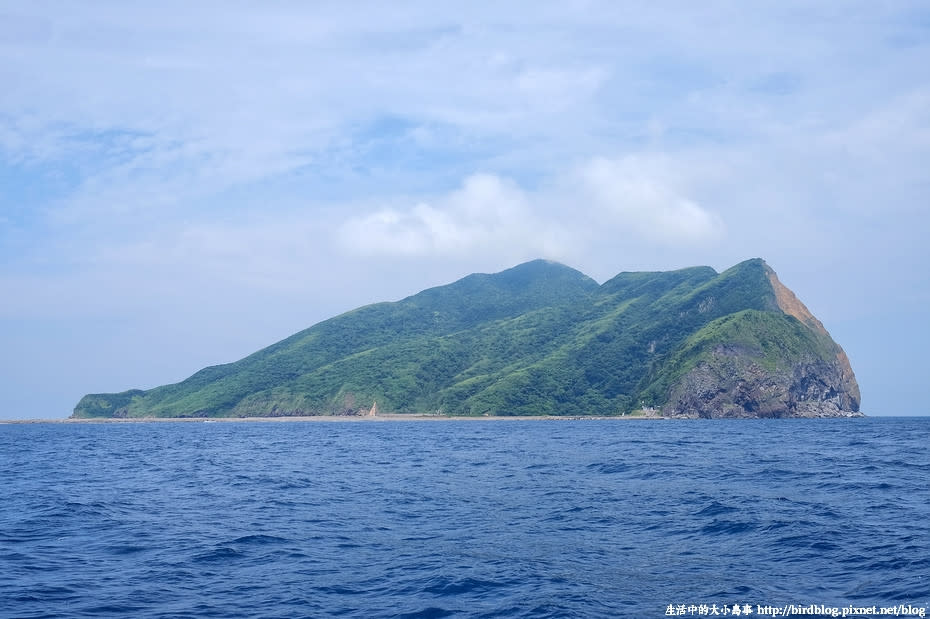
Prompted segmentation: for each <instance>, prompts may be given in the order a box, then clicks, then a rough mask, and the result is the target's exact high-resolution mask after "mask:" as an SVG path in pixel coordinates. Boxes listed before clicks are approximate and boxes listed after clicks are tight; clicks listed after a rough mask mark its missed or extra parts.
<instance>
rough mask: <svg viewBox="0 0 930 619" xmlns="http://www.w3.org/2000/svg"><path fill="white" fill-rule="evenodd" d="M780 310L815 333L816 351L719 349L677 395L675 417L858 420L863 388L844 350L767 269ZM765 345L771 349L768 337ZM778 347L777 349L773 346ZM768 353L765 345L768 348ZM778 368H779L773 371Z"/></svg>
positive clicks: (670, 405)
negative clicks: (789, 351) (853, 418)
mask: <svg viewBox="0 0 930 619" xmlns="http://www.w3.org/2000/svg"><path fill="white" fill-rule="evenodd" d="M765 273H766V276H767V278H768V280H769V283H770V284H771V286H772V292H773V293H774V297H775V302H776V304H777V306H778V308H779V309H780V310H781V311H782V312H783V313H784V314H785V315H787V316H791V317H793V318H796V319H797V320H798V321H799V322H800V323H801V324H802V325H804V327H806V328H807V329H809V330H810V332H811V333H810V334H808V337H809V338H812V339H813V341H816V342H817V346H816V350H811V351H810V352H805V353H803V354H801V355H799V356H798V355H793V354H788V353H786V352H783V353H781V354H779V355H774V357H775V358H774V360H773V355H772V354H771V352H769V353H768V356H766V353H764V352H763V351H762V350H761V349H760V348H758V347H757V348H754V347H751V346H745V345H740V344H736V343H734V344H732V345H728V344H719V345H717V346H715V347H714V348H713V350H712V351H710V353H709V354H706V355H704V356H703V357H702V358H701V360H700V361H699V362H698V363H697V364H696V365H695V366H694V367H693V368H692V369H691V370H690V371H688V372H687V373H685V374H684V375H683V376H682V379H681V381H680V382H679V383H678V384H677V385H676V386H675V387H674V388H673V389H672V390H671V393H670V394H669V399H668V402H667V403H666V405H665V406H664V407H663V408H662V411H663V413H664V414H666V415H668V416H672V417H704V418H710V417H715V418H716V417H730V418H757V417H858V416H862V413H860V412H859V398H860V396H859V385H858V383H857V382H856V377H855V374H854V373H853V370H852V367H851V366H850V364H849V359H848V358H847V356H846V353H845V352H844V351H843V349H842V348H841V347H840V346H839V345H838V344H837V343H836V342H834V341H833V339H832V338H831V337H830V334H829V333H827V330H826V329H825V328H824V326H823V324H822V323H821V322H820V321H819V320H817V318H816V317H815V316H814V315H813V314H812V313H811V312H810V310H808V309H807V307H806V306H805V305H804V304H803V303H802V302H801V301H800V300H799V299H798V298H797V296H796V295H795V294H794V293H793V292H792V291H791V290H789V289H788V288H787V287H786V286H785V285H784V284H782V283H781V282H780V281H779V279H778V276H777V275H776V274H775V272H774V271H773V270H772V269H771V268H769V267H768V266H767V265H766V266H765ZM759 340H760V341H762V342H764V343H765V344H769V343H770V342H765V337H764V335H760V337H759ZM773 347H774V346H773ZM763 348H764V346H763ZM773 364H774V366H775V367H774V369H773V367H772V366H773Z"/></svg>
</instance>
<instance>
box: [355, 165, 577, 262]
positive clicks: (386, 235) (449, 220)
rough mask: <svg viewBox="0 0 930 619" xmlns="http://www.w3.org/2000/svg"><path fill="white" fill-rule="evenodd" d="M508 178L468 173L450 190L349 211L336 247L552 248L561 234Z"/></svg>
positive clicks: (453, 251)
mask: <svg viewBox="0 0 930 619" xmlns="http://www.w3.org/2000/svg"><path fill="white" fill-rule="evenodd" d="M559 236H560V235H559V234H557V233H556V232H555V230H554V228H553V227H552V226H550V225H549V223H548V222H546V221H544V220H542V219H540V218H539V216H538V215H537V213H536V212H535V211H534V210H533V209H532V208H531V206H530V201H529V196H528V195H527V193H526V192H525V191H524V190H522V189H521V188H520V187H518V186H517V185H516V184H515V183H513V182H512V181H509V180H506V179H502V178H500V177H498V176H496V175H493V174H474V175H472V176H469V177H468V178H466V179H465V181H464V183H463V184H462V186H461V187H460V188H459V189H457V190H456V191H453V192H452V193H450V194H448V195H446V196H441V197H439V198H438V199H436V200H434V201H431V202H420V203H418V204H416V205H414V206H413V207H410V208H408V209H401V208H396V207H388V208H381V209H379V210H376V211H374V212H372V213H369V214H366V215H361V216H357V217H352V218H350V219H349V220H348V221H346V222H345V223H344V224H343V225H342V227H341V229H340V231H339V240H340V243H341V245H342V247H343V248H344V249H346V250H348V251H350V252H352V253H357V254H362V255H379V254H382V255H383V254H388V255H462V254H467V253H469V252H475V251H479V250H493V251H496V252H503V253H504V254H508V253H515V254H519V255H523V254H526V253H527V252H529V253H532V252H534V251H535V252H543V253H547V254H548V253H553V252H554V253H558V252H559V248H560V245H561V243H562V239H560V238H559Z"/></svg>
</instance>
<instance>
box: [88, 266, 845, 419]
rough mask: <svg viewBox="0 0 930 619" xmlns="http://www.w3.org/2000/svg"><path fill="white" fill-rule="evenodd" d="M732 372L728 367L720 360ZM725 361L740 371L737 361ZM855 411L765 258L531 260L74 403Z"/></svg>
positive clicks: (345, 410)
mask: <svg viewBox="0 0 930 619" xmlns="http://www.w3.org/2000/svg"><path fill="white" fill-rule="evenodd" d="M727 368H729V369H727ZM734 372H735V373H734ZM375 402H377V407H378V409H379V410H382V411H385V412H396V413H428V412H430V413H431V412H439V413H444V414H452V415H490V414H493V415H625V414H631V413H633V412H634V411H635V410H638V409H640V408H647V409H657V410H660V411H661V412H662V414H664V415H667V416H673V417H674V416H681V417H718V416H745V417H757V416H776V417H780V416H842V415H854V414H858V403H859V392H858V385H857V384H856V381H855V375H854V374H853V373H852V368H851V367H850V366H849V363H848V359H847V358H846V355H845V353H844V352H843V350H842V348H840V347H839V345H838V344H836V343H835V342H834V341H833V340H832V338H830V336H829V334H828V333H827V331H826V329H824V328H823V325H822V324H821V323H820V321H818V320H817V319H816V318H815V317H814V316H813V314H811V313H810V312H809V310H807V308H806V307H805V306H804V305H803V303H801V302H800V300H798V299H797V297H796V296H795V295H794V293H792V292H791V291H790V290H789V289H788V288H786V287H785V286H784V285H783V284H781V282H780V281H779V280H778V278H777V276H776V275H775V272H774V271H773V270H772V269H771V268H770V267H769V266H768V265H767V264H766V263H765V262H764V261H763V260H761V259H758V258H756V259H751V260H746V261H743V262H741V263H739V264H737V265H735V266H733V267H731V268H730V269H727V270H725V271H723V272H722V273H717V272H716V271H715V270H714V269H712V268H710V267H689V268H685V269H679V270H675V271H658V272H624V273H620V274H618V275H616V276H615V277H613V278H611V279H609V280H607V281H605V282H604V283H602V284H598V283H597V282H595V281H594V280H593V279H591V278H590V277H588V276H587V275H585V274H583V273H581V272H580V271H577V270H575V269H573V268H571V267H568V266H566V265H563V264H560V263H557V262H552V261H547V260H533V261H530V262H525V263H522V264H519V265H517V266H515V267H512V268H510V269H507V270H504V271H501V272H498V273H493V274H479V273H476V274H472V275H468V276H466V277H463V278H461V279H459V280H456V281H455V282H452V283H450V284H447V285H444V286H436V287H433V288H428V289H426V290H423V291H421V292H418V293H416V294H413V295H410V296H408V297H405V298H404V299H401V300H399V301H394V302H384V303H374V304H371V305H366V306H362V307H359V308H356V309H354V310H351V311H349V312H345V313H343V314H340V315H338V316H334V317H332V318H329V319H327V320H324V321H321V322H319V323H317V324H315V325H313V326H311V327H309V328H307V329H304V330H302V331H299V332H297V333H295V334H294V335H292V336H290V337H288V338H285V339H283V340H281V341H279V342H276V343H274V344H272V345H271V346H268V347H266V348H263V349H261V350H259V351H256V352H255V353H253V354H251V355H248V356H246V357H244V358H243V359H240V360H239V361H235V362H232V363H228V364H223V365H218V366H211V367H207V368H204V369H202V370H200V371H199V372H196V373H195V374H193V375H192V376H191V377H189V378H188V379H186V380H184V381H181V382H179V383H175V384H171V385H163V386H161V387H156V388H154V389H149V390H145V391H143V390H129V391H126V392H122V393H117V394H89V395H87V396H85V397H84V398H82V399H81V401H80V402H79V403H78V405H77V406H76V407H75V410H74V414H73V415H72V416H73V417H142V416H158V417H210V416H234V417H235V416H286V415H342V414H361V413H365V412H367V411H368V409H370V408H371V407H372V406H373V405H374V403H375Z"/></svg>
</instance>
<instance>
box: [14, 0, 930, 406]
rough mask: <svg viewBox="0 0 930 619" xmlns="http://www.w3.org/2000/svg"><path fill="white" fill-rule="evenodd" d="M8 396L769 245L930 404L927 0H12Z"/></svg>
mask: <svg viewBox="0 0 930 619" xmlns="http://www.w3.org/2000/svg"><path fill="white" fill-rule="evenodd" d="M0 83H2V84H3V88H2V90H0V418H55V417H66V416H67V415H69V414H70V412H71V409H72V408H73V406H74V404H75V403H76V402H77V400H78V399H79V398H80V397H81V396H82V395H83V394H85V393H88V392H110V391H121V390H124V389H128V388H134V387H140V388H148V387H153V386H156V385H159V384H164V383H169V382H176V381H178V380H182V379H184V378H186V377H187V376H189V375H190V374H192V373H193V372H194V371H196V370H198V369H200V368H201V367H204V366H206V365H211V364H216V363H224V362H228V361H234V360H236V359H238V358H241V357H243V356H245V355H246V354H248V353H250V352H253V351H255V350H257V349H259V348H261V347H264V346H266V345H268V344H270V343H272V342H274V341H276V340H278V339H280V338H283V337H285V336H287V335H290V334H291V333H293V332H295V331H297V330H300V329H302V328H305V327H307V326H309V325H311V324H314V323H316V322H318V321H320V320H322V319H325V318H328V317H330V316H332V315H334V314H336V313H339V312H342V311H345V310H348V309H351V308H353V307H357V306H359V305H363V304H366V303H371V302H376V301H383V300H396V299H399V298H402V297H404V296H406V295H409V294H412V293H414V292H417V291H419V290H421V289H424V288H427V287H429V286H434V285H439V284H443V283H448V282H451V281H453V280H455V279H457V278H459V277H461V276H463V275H466V274H468V273H471V272H477V271H481V272H493V271H498V270H502V269H504V268H508V267H510V266H513V265H514V264H517V263H519V262H522V261H524V260H528V259H532V258H536V257H545V258H550V259H554V260H558V261H561V262H564V263H565V264H568V265H570V266H573V267H575V268H577V269H579V270H581V271H583V272H585V273H587V274H588V275H591V276H592V277H594V278H595V279H598V280H599V281H603V280H605V279H607V278H609V277H611V276H613V275H614V274H616V273H618V272H620V271H625V270H644V269H645V270H660V269H671V268H679V267H685V266H692V265H700V264H707V265H710V266H713V267H714V268H716V269H718V270H722V269H725V268H727V267H729V266H732V265H733V264H735V263H737V262H739V261H741V260H744V259H746V258H751V257H757V256H758V257H762V258H765V259H766V261H767V262H768V263H769V264H770V265H771V266H772V267H773V268H774V269H775V270H776V271H777V272H778V274H779V276H780V278H781V280H782V281H783V282H784V283H785V284H786V285H787V286H789V287H790V288H792V289H793V290H794V291H795V292H796V293H797V294H798V296H799V297H800V298H801V299H802V300H803V301H804V302H805V303H806V304H807V306H808V307H809V308H810V309H811V310H812V311H813V312H814V313H815V314H816V315H817V316H818V317H819V318H820V319H821V320H822V322H823V323H824V324H825V326H826V327H827V329H828V330H829V331H830V332H831V334H833V336H834V338H835V339H836V340H837V341H838V342H839V343H840V344H841V345H842V346H843V347H844V348H845V349H846V351H847V353H848V355H849V357H850V360H851V362H852V365H853V369H854V370H855V371H856V374H857V377H858V379H859V383H860V387H861V389H862V395H863V397H862V406H863V410H864V411H865V412H867V413H869V414H874V415H892V414H928V413H930V410H928V407H927V404H926V402H925V399H924V389H923V385H924V384H925V382H926V379H925V369H924V366H925V357H926V354H927V350H928V349H930V337H928V326H927V320H926V318H927V311H926V308H927V307H928V302H930V277H928V271H930V269H928V267H930V251H928V249H927V241H926V237H927V232H928V231H930V221H928V217H930V172H928V170H930V167H928V165H927V162H928V161H930V7H928V6H927V4H926V3H924V2H921V1H916V0H915V1H913V2H908V1H903V0H902V1H899V2H887V3H876V2H854V1H843V2H829V1H827V2H816V3H812V2H793V1H791V0H777V1H775V0H773V1H765V0H761V1H758V2H752V3H744V2H713V1H711V2H701V3H692V2H659V3H657V2H595V1H576V2H571V1H568V2H567V1H564V0H563V1H561V2H552V3H548V2H513V3H499V2H497V3H482V2H477V3H475V2H469V3H463V4H458V5H456V4H453V3H449V4H445V3H443V4H442V5H441V6H438V5H437V3H432V2H404V3H365V2H353V3H324V2H314V3H304V2H272V3H264V2H262V3H259V2H171V1H167V2H160V3H127V2H94V3H80V4H75V3H68V2H42V1H37V2H12V1H10V2H7V1H0Z"/></svg>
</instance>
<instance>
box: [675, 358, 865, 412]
mask: <svg viewBox="0 0 930 619" xmlns="http://www.w3.org/2000/svg"><path fill="white" fill-rule="evenodd" d="M662 413H663V414H664V415H665V416H668V417H683V418H777V417H807V418H813V417H861V416H863V415H862V413H860V412H859V388H858V385H857V384H856V382H855V378H852V380H849V378H848V376H847V374H846V371H845V367H844V364H843V363H842V361H841V360H840V359H837V360H836V361H834V362H826V361H824V360H822V359H810V358H808V359H804V360H799V361H797V362H794V363H791V364H790V365H789V364H784V365H783V366H782V367H780V368H777V369H775V370H772V369H769V368H766V367H764V365H763V361H762V360H761V359H760V358H759V355H758V354H757V353H756V351H752V350H748V349H741V348H739V347H732V346H717V347H715V349H714V350H713V352H712V353H711V355H710V356H709V357H708V358H707V359H706V360H704V361H702V362H701V363H699V364H698V365H697V366H696V367H695V368H694V369H693V370H691V371H690V372H688V373H687V374H685V375H684V376H683V378H682V380H681V381H680V382H679V383H678V384H677V385H676V386H675V387H674V388H673V390H672V393H671V394H670V397H669V400H668V402H667V403H666V405H665V406H663V407H662Z"/></svg>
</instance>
